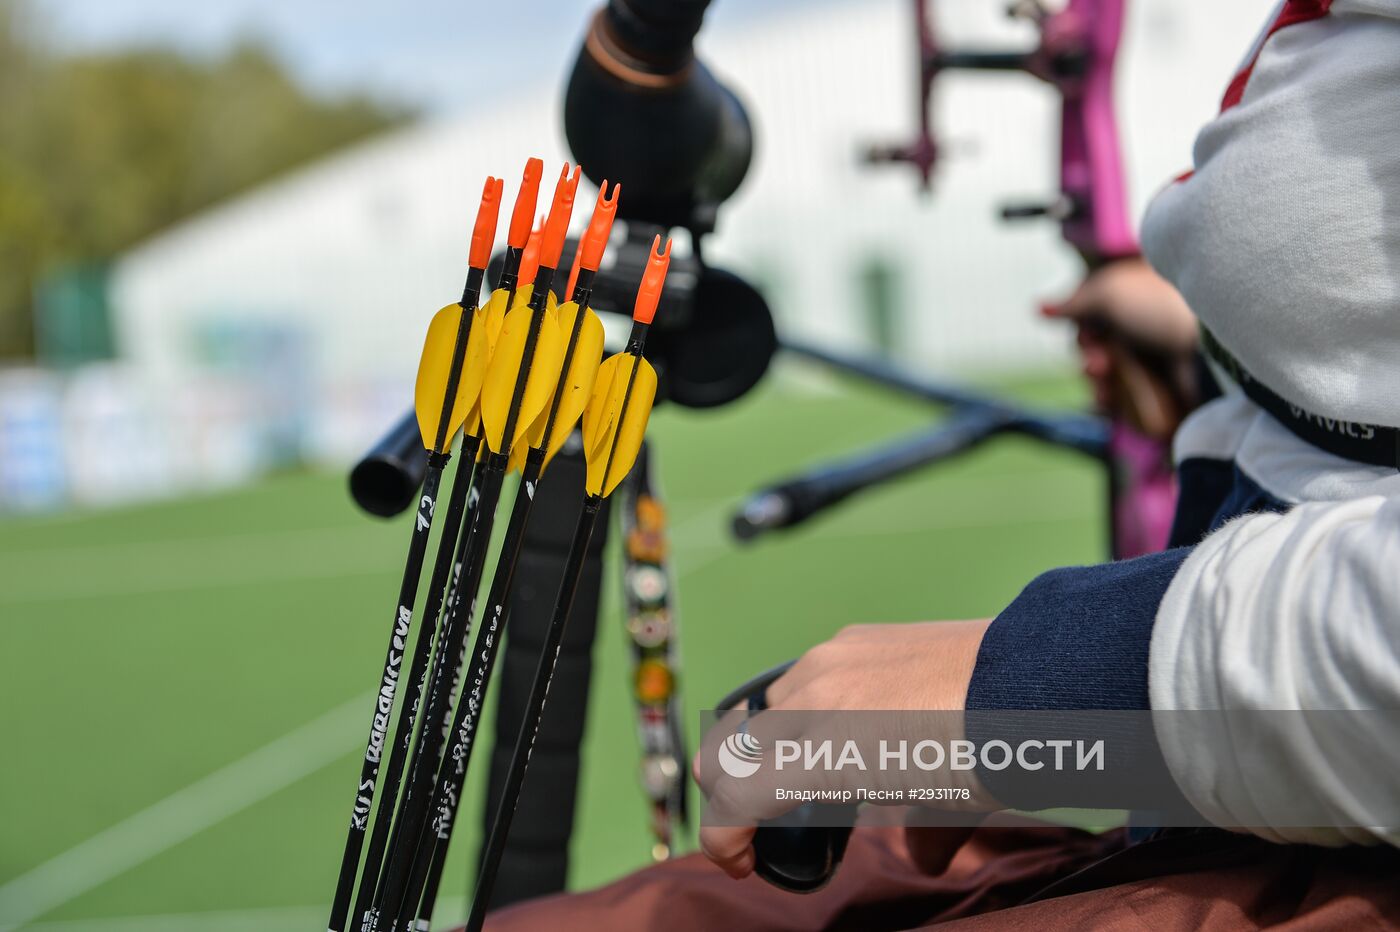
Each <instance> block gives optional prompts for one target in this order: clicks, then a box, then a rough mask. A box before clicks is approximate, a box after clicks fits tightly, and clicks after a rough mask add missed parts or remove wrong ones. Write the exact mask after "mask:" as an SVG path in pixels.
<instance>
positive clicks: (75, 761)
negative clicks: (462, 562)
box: [0, 373, 1103, 932]
mask: <svg viewBox="0 0 1400 932" xmlns="http://www.w3.org/2000/svg"><path fill="white" fill-rule="evenodd" d="M798 375H799V376H800V377H799V378H797V379H792V378H783V379H774V380H770V382H769V384H768V385H767V386H765V387H764V388H763V389H762V390H760V391H757V392H754V393H752V394H751V395H750V396H749V398H747V399H745V400H744V401H743V402H742V403H740V404H737V405H734V406H731V407H729V408H726V409H724V410H722V411H719V412H683V411H671V410H666V411H659V412H658V413H657V415H656V417H655V418H654V420H653V424H654V428H653V431H652V435H653V437H654V439H655V441H656V447H657V450H658V456H659V457H660V460H661V468H662V471H663V478H664V486H665V492H666V494H667V496H668V500H669V504H670V507H671V513H672V525H673V528H674V547H675V563H676V568H677V571H678V574H679V584H680V594H681V605H682V625H683V628H682V638H681V642H682V652H683V661H684V671H683V672H684V679H683V689H684V690H685V695H686V700H687V704H688V707H689V709H690V710H692V711H695V710H699V709H702V708H705V707H707V705H708V704H709V703H711V702H713V701H714V699H715V698H716V697H718V696H719V695H720V694H722V693H723V692H724V691H726V690H727V689H728V688H729V687H731V686H733V685H735V684H736V683H737V682H739V681H740V680H742V679H743V678H745V677H746V676H748V675H749V674H751V673H754V672H756V671H758V670H760V669H762V668H765V667H767V666H769V665H771V664H773V663H776V662H779V661H781V660H783V659H786V658H788V657H791V656H793V655H795V654H797V653H799V652H800V651H801V650H802V649H803V648H804V646H806V645H808V644H810V643H812V642H814V641H816V640H819V639H821V638H822V637H824V636H827V635H829V634H831V633H833V632H834V631H835V630H836V629H838V628H839V627H841V626H842V625H845V624H848V623H851V622H856V621H894V620H914V619H927V618H965V617H978V616H985V615H988V614H992V613H994V612H995V611H996V610H997V609H998V607H999V606H1001V605H1003V604H1004V603H1005V602H1006V601H1007V600H1008V599H1010V598H1011V597H1012V596H1014V595H1015V594H1016V592H1017V591H1018V589H1019V587H1020V586H1021V585H1022V584H1023V583H1024V582H1025V581H1026V580H1028V579H1029V578H1030V577H1031V576H1033V575H1034V574H1035V573H1037V572H1038V571H1040V570H1043V569H1046V568H1048V567H1050V566H1054V565H1058V564H1063V563H1068V562H1085V561H1092V560H1095V559H1097V558H1098V557H1099V555H1100V553H1101V551H1102V548H1103V535H1102V533H1101V526H1102V522H1103V516H1102V498H1103V491H1102V482H1103V480H1102V476H1101V475H1100V473H1099V471H1098V469H1097V468H1096V467H1094V466H1093V465H1092V464H1089V463H1088V462H1087V461H1085V460H1084V459H1082V458H1080V457H1078V456H1076V455H1074V454H1071V453H1067V452H1061V451H1050V450H1046V449H1045V448H1043V447H1039V446H1036V445H1034V444H1032V443H1030V442H1027V441H1022V440H1013V439H1004V440H998V441H994V442H993V443H992V444H989V445H988V446H987V447H984V448H983V449H982V450H980V451H977V452H975V453H973V454H971V455H968V456H966V457H964V458H962V459H960V460H958V461H956V462H955V463H951V464H948V465H945V466H943V467H939V468H938V469H934V470H928V471H925V472H924V473H922V474H920V475H919V476H917V477H913V478H909V479H906V480H904V481H901V482H899V483H897V484H894V485H891V486H888V487H885V488H883V489H880V490H877V491H874V492H870V493H867V494H865V495H864V496H863V497H859V498H856V499H853V500H851V501H849V502H848V503H847V504H846V505H845V506H844V507H843V508H841V509H840V510H839V511H837V512H833V513H832V514H830V515H829V516H827V517H825V518H821V519H818V520H817V521H814V522H812V523H811V524H809V525H807V526H806V527H804V528H802V529H801V530H800V531H797V532H794V533H791V534H788V535H784V536H777V535H775V536H773V537H772V538H769V539H765V540H764V541H762V542H760V543H758V544H756V545H755V546H752V547H748V548H744V547H740V546H738V545H736V544H735V543H733V542H732V541H731V540H730V539H729V538H728V536H727V531H726V528H727V522H728V515H729V512H730V509H731V508H732V506H733V505H734V504H735V503H736V502H738V501H739V500H740V499H741V498H742V497H743V496H744V495H745V494H746V493H748V492H750V491H752V490H753V489H755V488H756V487H758V486H760V485H762V484H764V483H765V482H766V481H767V480H771V479H777V478H782V477H783V476H784V475H785V474H786V471H788V470H791V469H793V468H795V467H799V466H801V465H804V464H808V463H813V462H817V461H819V460H821V459H822V458H823V457H826V456H829V455H831V454H835V453H840V452H843V451H848V450H851V449H853V448H854V447H856V446H859V445H861V444H865V443H870V442H875V441H879V440H882V439H887V438H891V437H893V436H895V435H896V434H899V433H901V432H904V431H908V430H912V429H914V428H916V427H918V426H920V425H923V424H926V423H928V422H929V420H930V418H931V414H930V411H929V409H928V408H927V407H925V406H923V405H921V404H918V403H915V402H910V401H907V400H902V399H898V398H894V397H892V396H890V395H888V394H885V393H883V392H881V391H878V390H874V389H864V388H856V387H854V386H852V385H849V384H844V383H843V384H839V385H838V384H836V383H826V382H824V381H817V382H814V381H813V380H812V378H811V377H810V376H805V375H803V374H802V373H798ZM1009 390H1010V391H1012V392H1014V393H1016V394H1018V395H1019V396H1021V397H1024V398H1027V399H1032V400H1034V401H1036V402H1038V403H1044V404H1046V405H1075V404H1082V402H1083V399H1082V397H1081V395H1080V393H1079V388H1078V383H1077V380H1074V379H1071V378H1067V377H1053V378H1051V377H1047V378H1035V379H1020V380H1016V381H1013V382H1010V383H1009ZM407 538H408V533H407V524H406V523H405V521H403V520H400V521H394V522H388V523H386V522H382V521H378V520H374V519H371V518H367V517H365V516H363V515H361V514H360V513H358V512H357V511H356V510H355V509H354V507H353V506H352V504H351V503H350V501H349V499H348V497H347V495H346V493H345V485H344V481H343V477H342V476H340V475H338V474H299V475H288V476H282V477H278V478H274V479H270V480H267V481H265V482H262V483H260V484H258V485H257V486H255V487H252V488H247V489H241V490H238V491H234V492H229V493H227V494H223V495H217V496H210V497H204V498H199V499H193V500H191V499H185V500H181V501H175V502H169V503H162V504H155V505H149V506H144V507H140V508H132V509H125V510H118V511H107V512H101V513H92V514H82V513H74V514H65V515H59V516H54V517H46V518H39V519H9V520H4V521H0V583H3V584H2V585H0V658H3V660H4V667H5V676H4V678H3V680H0V708H3V709H4V713H3V714H4V722H5V729H4V730H5V733H6V734H5V739H6V740H5V744H4V747H5V751H4V758H3V763H0V807H3V825H4V828H3V829H2V830H0V832H3V834H0V838H3V844H0V928H8V927H11V926H12V925H13V924H14V923H15V920H16V919H17V918H20V917H26V918H27V917H33V919H34V920H36V921H35V922H34V924H33V927H35V928H42V929H50V930H60V929H71V930H75V932H77V930H91V929H123V930H125V929H131V930H138V929H139V930H158V932H163V930H167V929H169V930H174V929H196V930H211V929H249V928H257V929H262V930H281V929H288V930H291V929H297V930H305V929H314V928H317V927H318V924H319V923H323V922H324V918H325V908H326V903H328V901H329V897H330V894H331V890H332V887H333V884H334V880H335V874H336V870H337V867H338V865H339V859H340V850H341V846H342V844H343V841H344V825H345V819H346V817H347V811H348V807H349V803H350V795H351V790H352V789H353V782H354V780H355V776H356V774H357V773H358V766H359V765H358V759H359V757H360V755H361V754H362V753H363V748H364V739H365V730H366V727H367V721H366V720H367V717H368V712H369V705H368V704H369V701H370V700H369V695H370V691H371V690H372V688H373V687H374V685H375V683H376V675H377V672H378V667H379V664H380V663H381V661H382V653H383V646H384V638H385V636H386V634H385V632H386V629H387V625H388V618H389V615H390V610H391V608H392V605H393V601H394V596H395V593H396V590H397V584H398V575H399V571H400V568H401V567H402V560H403V547H404V546H405V543H406V540H407ZM609 584H610V585H611V586H612V590H613V591H610V592H609V593H608V594H607V596H606V598H607V599H608V601H609V602H610V603H612V604H613V605H614V606H615V602H616V592H615V589H616V585H615V584H616V579H610V580H609ZM600 632H601V633H600V636H599V642H598V644H597V647H596V650H595V655H594V656H595V661H596V670H595V676H594V690H593V695H592V701H591V707H590V710H589V732H588V741H587V744H586V747H585V769H584V776H583V785H582V788H581V799H580V806H579V812H580V816H579V823H578V825H577V830H576V832H575V835H574V849H573V854H574V858H573V875H572V881H571V882H572V884H573V885H575V886H587V885H591V884H596V883H599V882H600V881H604V880H607V879H609V878H612V877H615V876H617V875H618V874H620V873H623V872H625V871H627V870H629V869H631V868H634V867H637V866H640V865H642V864H643V863H645V862H646V860H647V857H648V850H649V846H650V842H649V838H648V834H647V830H646V821H645V813H644V807H643V803H642V799H641V796H640V793H639V792H638V791H637V789H636V788H635V783H634V762H635V757H636V753H635V744H634V742H635V738H634V732H633V727H634V724H633V717H632V716H633V713H632V710H631V706H630V700H629V693H628V688H627V682H626V679H627V670H628V659H627V655H626V649H625V646H624V643H623V634H622V631H621V627H620V619H619V618H618V615H617V612H616V608H615V607H613V608H609V607H608V606H607V605H605V606H604V614H603V615H602V616H600ZM736 644H741V645H742V649H737V648H736ZM691 721H694V719H693V718H692V719H691ZM485 734H487V735H489V729H488V730H487V731H486V732H485ZM487 752H488V749H487V748H482V749H480V750H479V751H478V753H477V755H476V757H477V759H478V760H484V759H485V754H486V753H487ZM480 775H481V772H480V771H478V776H480ZM480 790H481V787H480V786H479V785H477V786H475V787H474V788H472V789H471V791H470V793H469V795H468V797H467V799H468V802H467V804H466V806H465V807H464V815H463V818H462V820H461V825H462V828H463V829H464V830H466V829H472V830H473V831H471V832H466V831H464V832H461V833H459V835H458V838H457V843H456V844H455V845H454V855H453V861H452V863H451V864H450V865H449V867H448V870H447V881H446V882H445V884H444V909H443V910H442V911H441V912H440V915H441V916H443V917H450V916H451V915H455V914H456V913H454V912H453V910H455V909H456V908H457V907H456V906H455V905H454V903H453V902H448V901H447V898H448V897H451V898H452V900H453V901H454V902H460V897H461V895H462V893H463V891H464V888H465V887H466V875H467V863H468V859H469V854H470V852H472V851H474V849H475V846H476V844H477V841H478V839H477V837H476V834H475V831H474V829H475V827H476V824H477V823H478V821H479V818H480V817H479V812H478V809H477V806H476V805H474V803H475V801H477V800H479V798H480ZM468 807H469V809H468ZM320 927H323V926H320Z"/></svg>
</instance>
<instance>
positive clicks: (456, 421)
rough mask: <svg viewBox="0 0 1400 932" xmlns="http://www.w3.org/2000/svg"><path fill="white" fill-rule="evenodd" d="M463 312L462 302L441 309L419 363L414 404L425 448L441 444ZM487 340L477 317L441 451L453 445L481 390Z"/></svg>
mask: <svg viewBox="0 0 1400 932" xmlns="http://www.w3.org/2000/svg"><path fill="white" fill-rule="evenodd" d="M462 313H463V311H462V307H461V305H459V304H449V305H447V306H446V307H444V308H443V309H442V310H440V311H438V312H437V313H436V314H434V315H433V319H432V321H431V322H429V324H428V334H427V336H426V337H425V338H424V340H423V355H422V357H421V359H420V360H419V363H418V380H417V383H416V384H415V386H414V391H413V407H414V410H415V411H416V412H417V415H418V432H419V433H420V434H422V435H423V446H424V448H425V449H434V448H435V447H437V437H438V428H439V426H440V424H439V422H440V421H441V419H442V409H443V399H444V397H445V396H446V394H447V382H448V376H449V375H450V374H451V370H452V351H453V349H455V348H456V345H457V330H458V327H459V326H460V325H461V321H462ZM487 342H488V341H487V339H486V334H485V333H481V334H478V328H477V326H476V320H475V319H473V322H472V332H471V335H470V337H469V339H468V340H467V347H466V352H465V354H464V355H463V359H462V369H461V376H460V377H459V378H458V381H457V392H456V398H455V399H454V400H453V403H452V410H451V412H450V413H449V416H448V421H447V430H446V431H445V433H444V434H443V443H442V445H441V447H440V448H438V451H439V452H442V451H443V450H445V449H446V448H447V447H449V446H451V444H452V438H453V437H454V436H456V434H457V429H458V428H459V427H461V426H462V422H463V421H464V420H466V419H467V416H468V414H469V413H470V412H471V410H472V408H473V407H474V406H475V404H476V401H477V398H478V397H479V396H480V394H481V385H482V379H483V378H484V376H485V373H486V357H487V354H488V350H487Z"/></svg>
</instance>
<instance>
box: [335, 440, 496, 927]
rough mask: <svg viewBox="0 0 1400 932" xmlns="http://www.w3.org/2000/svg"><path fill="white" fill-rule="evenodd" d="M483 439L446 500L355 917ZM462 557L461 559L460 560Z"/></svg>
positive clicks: (385, 834)
mask: <svg viewBox="0 0 1400 932" xmlns="http://www.w3.org/2000/svg"><path fill="white" fill-rule="evenodd" d="M480 444H481V439H480V438H479V437H465V438H463V440H462V451H461V454H460V457H459V459H458V462H457V469H456V472H455V474H454V476H453V479H452V491H451V492H450V493H448V497H447V512H446V514H445V515H444V516H443V524H442V532H441V535H440V536H439V538H438V552H437V559H436V560H435V562H434V564H433V575H432V579H431V581H430V583H429V588H428V601H427V604H426V605H425V606H424V607H423V621H422V623H421V624H420V625H419V626H418V637H417V639H416V641H415V642H414V645H413V661H412V664H411V665H410V672H409V676H408V692H407V693H406V694H405V696H404V699H403V701H402V702H401V703H400V704H399V716H398V721H397V722H396V723H395V725H394V742H393V750H392V751H391V752H390V755H389V764H388V767H386V768H385V771H384V784H383V788H382V791H381V793H380V799H381V801H380V804H379V809H378V811H377V812H376V813H375V816H374V829H373V831H372V832H371V833H370V836H369V847H368V849H367V850H366V852H365V856H364V865H363V867H362V869H361V872H360V873H361V880H360V888H359V891H358V893H357V894H356V896H355V910H354V912H353V913H352V914H351V915H354V916H360V917H362V916H364V914H365V913H366V912H367V911H368V910H369V909H370V907H371V906H372V905H373V902H374V893H375V890H374V881H375V880H377V879H378V877H379V873H380V868H381V867H382V865H383V862H384V850H385V846H386V844H387V843H388V840H389V828H390V826H391V824H392V821H393V810H394V803H395V802H396V801H397V799H398V795H399V788H400V785H401V783H402V781H403V771H404V764H405V762H406V761H407V758H408V751H409V747H410V745H411V743H412V739H413V724H414V722H415V720H416V719H417V715H418V711H419V706H420V704H421V703H422V699H423V687H424V685H425V682H426V679H427V675H428V662H429V660H431V658H432V647H433V637H434V635H435V634H436V633H437V628H438V615H439V613H440V612H441V610H442V605H443V592H444V590H445V589H446V587H447V583H448V580H449V578H450V574H451V573H452V570H453V562H454V561H453V552H454V544H455V543H456V541H457V539H458V537H459V531H460V529H461V525H462V514H463V512H464V511H465V508H466V502H467V490H468V488H469V487H470V485H471V480H472V466H473V464H474V463H475V460H476V453H477V448H478V447H479V446H480ZM459 556H460V555H459Z"/></svg>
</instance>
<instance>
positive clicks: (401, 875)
mask: <svg viewBox="0 0 1400 932" xmlns="http://www.w3.org/2000/svg"><path fill="white" fill-rule="evenodd" d="M553 276H554V270H553V269H551V268H546V267H544V266H541V267H540V268H539V271H538V272H537V273H536V276H535V290H534V293H533V294H532V295H531V298H530V312H531V313H530V325H529V330H528V331H527V332H526V335H525V345H524V347H523V349H522V351H521V357H520V359H521V362H520V370H519V373H518V374H517V376H516V380H515V385H514V387H513V391H512V393H511V401H510V407H509V408H508V409H507V411H506V418H505V430H504V432H503V434H502V440H501V450H500V451H499V452H494V453H491V454H490V455H488V456H487V457H486V460H485V462H484V463H483V464H482V467H481V472H482V474H483V481H482V487H481V497H480V500H479V501H478V503H477V509H476V513H475V515H474V516H473V517H474V520H473V521H472V523H471V525H470V527H469V528H468V530H467V534H468V535H469V536H468V543H467V559H466V563H465V565H464V567H463V574H464V575H463V578H462V579H461V580H460V582H459V585H458V587H457V591H456V592H455V594H454V596H453V599H452V604H451V605H450V606H449V608H448V615H447V620H446V622H444V624H443V627H442V636H441V637H440V638H439V644H438V650H437V656H436V658H435V659H434V663H433V673H432V680H431V686H430V689H429V692H428V704H427V706H426V707H425V712H424V715H423V716H422V717H421V719H420V720H419V726H418V734H417V740H416V742H415V746H414V752H413V758H412V761H411V763H410V765H409V771H410V772H409V780H408V783H407V784H406V785H405V790H404V796H403V801H402V803H401V804H400V807H399V817H398V820H397V821H396V823H395V825H394V829H393V834H392V838H391V841H390V857H389V859H388V861H387V862H386V863H385V865H384V872H383V878H382V881H381V883H380V884H379V890H378V893H377V895H376V897H375V908H374V909H373V910H371V915H370V917H369V925H370V928H371V929H378V928H383V927H384V918H385V917H386V916H388V917H391V918H392V919H393V920H394V921H393V924H392V925H391V926H390V928H399V927H400V924H399V921H398V919H399V917H400V914H401V913H402V912H403V911H405V910H407V911H408V912H410V913H412V912H415V911H416V907H417V905H418V904H417V902H416V901H415V902H414V903H413V904H412V905H408V904H407V890H408V882H409V878H410V875H411V873H412V869H413V861H414V854H415V852H416V851H417V850H418V848H419V846H420V841H421V839H422V837H423V833H424V830H425V828H426V826H427V821H428V815H429V813H430V810H429V808H428V804H429V800H430V798H431V796H432V791H433V785H434V783H435V782H436V781H435V779H434V778H435V777H436V774H437V771H438V760H439V757H440V755H441V753H442V747H443V744H444V743H445V738H444V735H443V733H442V729H441V728H440V727H438V726H437V725H436V723H439V722H441V721H442V720H443V719H444V718H445V717H446V716H447V713H448V710H449V708H450V705H451V702H452V689H451V686H450V681H451V679H452V671H454V670H455V669H456V666H457V663H458V661H459V660H460V658H461V654H462V648H463V646H464V645H465V643H466V638H467V634H468V632H469V631H470V629H471V620H472V613H473V610H474V608H475V602H476V593H477V589H478V588H479V587H480V584H481V578H482V574H483V571H484V569H485V563H486V551H487V547H488V545H489V544H490V539H491V529H492V525H493V523H494V521H495V512H496V505H497V503H498V502H499V501H500V494H501V485H502V482H503V481H504V479H505V472H506V469H507V466H508V464H509V461H510V449H511V441H512V438H513V435H514V433H515V429H516V426H517V425H518V423H519V419H520V408H521V404H522V403H523V401H524V396H525V389H526V386H527V385H528V382H529V376H530V368H531V364H532V362H533V360H534V354H535V347H536V346H537V345H538V343H539V336H540V330H541V329H542V328H543V325H544V316H545V307H546V301H547V300H548V296H549V285H550V282H551V281H552V279H553ZM464 606H465V608H464Z"/></svg>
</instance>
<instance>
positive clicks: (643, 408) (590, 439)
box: [583, 353, 656, 496]
mask: <svg viewBox="0 0 1400 932" xmlns="http://www.w3.org/2000/svg"><path fill="white" fill-rule="evenodd" d="M634 368H635V370H636V377H635V378H633V375H632V372H633V369H634ZM629 382H631V383H632V393H631V395H630V396H628V394H627V385H628V383H629ZM624 399H626V406H627V410H626V412H625V413H624V412H623V410H622V409H623V401H624ZM655 399H656V370H655V369H653V368H652V367H651V363H649V362H647V361H646V360H645V359H642V358H640V357H638V356H631V355H629V354H627V353H618V354H617V355H616V356H612V357H610V358H609V359H607V360H606V361H604V363H603V364H602V366H601V367H599V369H598V379H597V382H596V383H595V384H594V386H593V395H592V397H591V398H589V400H588V408H587V409H586V410H585V411H584V412H583V450H584V455H585V456H586V457H587V458H588V472H587V476H586V478H585V480H584V489H585V491H587V492H588V494H589V495H603V496H607V495H611V494H612V491H613V489H615V488H617V484H618V483H619V482H621V481H622V480H623V477H625V476H626V475H627V473H628V472H629V471H631V469H632V464H633V463H634V462H636V459H637V454H638V453H640V452H641V449H642V439H643V438H644V437H645V436H646V430H647V418H648V417H649V416H650V415H651V405H652V402H653V401H654V400H655ZM605 472H606V475H604V473H605Z"/></svg>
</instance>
